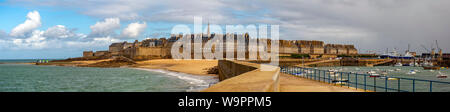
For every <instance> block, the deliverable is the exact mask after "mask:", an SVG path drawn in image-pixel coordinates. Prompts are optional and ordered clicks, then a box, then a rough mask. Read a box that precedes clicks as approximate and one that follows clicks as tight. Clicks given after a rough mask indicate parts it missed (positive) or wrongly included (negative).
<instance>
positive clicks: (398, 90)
mask: <svg viewBox="0 0 450 112" xmlns="http://www.w3.org/2000/svg"><path fill="white" fill-rule="evenodd" d="M397 85H398V92H400V79H398V84H397Z"/></svg>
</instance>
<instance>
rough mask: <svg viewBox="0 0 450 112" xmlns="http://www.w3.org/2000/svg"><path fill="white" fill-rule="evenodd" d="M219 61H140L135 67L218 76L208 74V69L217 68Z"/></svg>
mask: <svg viewBox="0 0 450 112" xmlns="http://www.w3.org/2000/svg"><path fill="white" fill-rule="evenodd" d="M217 64H218V61H217V60H173V59H157V60H148V61H139V62H137V64H136V65H134V66H133V67H137V68H149V69H165V70H169V71H175V72H182V73H187V74H192V75H203V76H217V75H216V74H208V73H207V69H208V68H212V67H214V66H217Z"/></svg>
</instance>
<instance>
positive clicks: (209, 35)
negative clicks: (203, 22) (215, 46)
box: [207, 20, 211, 37]
mask: <svg viewBox="0 0 450 112" xmlns="http://www.w3.org/2000/svg"><path fill="white" fill-rule="evenodd" d="M207 33H208V35H207V36H208V37H211V33H210V32H209V20H208V32H207Z"/></svg>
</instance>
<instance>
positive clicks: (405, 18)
mask: <svg viewBox="0 0 450 112" xmlns="http://www.w3.org/2000/svg"><path fill="white" fill-rule="evenodd" d="M448 5H450V1H448V0H433V1H424V0H407V1H396V0H376V1H373V0H320V1H319V0H317V1H315V0H277V1H275V0H247V1H240V0H227V1H223V0H208V1H204V0H191V1H189V2H186V1H184V0H152V1H144V0H127V1H123V0H97V1H89V0H64V1H61V0H0V18H2V19H1V21H0V50H1V51H2V54H1V55H0V59H18V58H19V59H41V58H69V57H78V56H81V54H82V51H83V50H94V51H98V50H107V48H108V45H109V44H111V43H113V42H120V41H133V40H136V39H137V40H142V39H145V38H157V37H160V36H161V35H158V34H168V33H170V31H171V29H172V27H173V26H175V25H179V24H186V25H188V26H189V27H190V28H191V29H193V28H192V27H193V25H192V24H193V22H194V21H193V18H194V17H202V18H203V28H206V23H207V22H208V21H209V22H210V23H211V24H217V25H220V26H221V27H222V28H223V29H224V27H225V25H244V26H245V25H258V24H269V25H279V26H280V38H281V39H289V40H294V39H295V40H322V41H325V43H338V44H355V45H356V47H357V48H358V49H359V50H360V52H362V53H367V52H368V51H375V52H378V53H382V52H384V51H385V49H386V48H389V49H392V48H396V49H397V50H399V51H404V50H406V48H407V45H408V44H411V46H412V48H411V49H412V50H413V51H416V52H419V53H420V52H424V49H423V48H421V47H420V46H421V45H425V46H427V47H428V46H430V47H431V46H433V43H434V40H439V42H448V41H450V38H449V36H450V32H449V31H448V29H450V21H448V20H450V8H448V7H447V6H448ZM155 36H156V37H155ZM162 36H165V37H167V36H168V35H162ZM440 45H441V46H440V47H441V48H444V49H443V50H444V51H445V52H448V50H447V49H445V48H450V45H449V44H444V43H440Z"/></svg>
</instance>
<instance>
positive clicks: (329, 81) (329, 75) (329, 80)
mask: <svg viewBox="0 0 450 112" xmlns="http://www.w3.org/2000/svg"><path fill="white" fill-rule="evenodd" d="M325 74H326V73H325ZM328 83H331V73H328Z"/></svg>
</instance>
